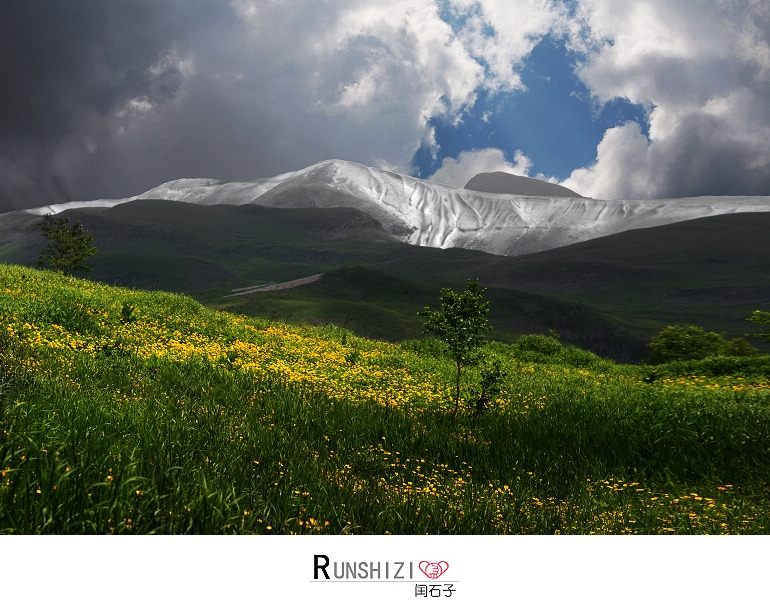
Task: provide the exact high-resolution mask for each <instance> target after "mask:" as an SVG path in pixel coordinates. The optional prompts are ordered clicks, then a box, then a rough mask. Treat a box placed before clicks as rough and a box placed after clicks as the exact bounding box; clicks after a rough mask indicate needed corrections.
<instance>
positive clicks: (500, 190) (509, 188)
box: [465, 171, 582, 198]
mask: <svg viewBox="0 0 770 615" xmlns="http://www.w3.org/2000/svg"><path fill="white" fill-rule="evenodd" d="M465 189H466V190H475V191H477V192H490V193H493V194H518V195H522V196H547V197H554V196H557V197H558V196H566V197H572V198H582V197H581V196H580V195H579V194H578V193H577V192H573V191H572V190H570V189H569V188H565V187H564V186H560V185H559V184H552V183H551V182H546V181H543V180H541V179H533V178H531V177H524V176H522V175H514V174H513V173H504V172H503V171H495V172H493V173H479V174H478V175H476V176H474V177H472V178H471V179H469V180H468V183H467V184H465Z"/></svg>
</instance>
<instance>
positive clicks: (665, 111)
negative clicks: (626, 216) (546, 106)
mask: <svg viewBox="0 0 770 615" xmlns="http://www.w3.org/2000/svg"><path fill="white" fill-rule="evenodd" d="M577 16H578V17H577V21H576V22H574V23H573V29H572V38H571V44H572V46H573V47H574V48H575V49H579V50H581V51H583V52H584V53H585V54H586V60H585V62H584V63H583V64H582V66H581V67H579V69H578V75H579V76H580V78H581V79H582V80H583V81H584V83H585V84H586V85H587V86H588V88H589V89H590V91H591V93H592V94H593V96H595V97H596V99H597V101H598V102H599V103H604V102H607V101H609V100H612V99H614V98H625V99H628V100H629V101H631V102H633V103H637V104H641V105H644V106H645V107H646V108H647V109H648V110H649V141H648V140H647V139H646V138H645V137H644V136H643V135H642V134H641V132H640V130H639V126H638V125H635V124H627V125H625V126H618V127H616V128H612V129H610V130H608V131H607V132H606V133H605V135H604V138H603V139H602V141H601V143H600V144H599V146H598V148H597V159H596V162H595V163H594V164H593V165H590V166H589V167H586V168H583V169H577V170H575V171H574V172H573V173H572V174H571V176H570V177H569V178H568V180H566V181H565V182H564V185H566V186H568V187H570V188H571V189H573V190H575V191H577V192H579V193H581V194H586V195H590V196H593V197H595V198H649V197H657V196H689V195H698V194H741V193H743V194H757V193H760V194H770V173H768V165H770V81H769V80H768V77H770V48H769V47H768V39H770V4H768V3H766V2H761V1H758V0H731V1H730V2H711V1H706V0H698V1H691V0H687V1H684V0H677V1H671V0H648V1H647V2H622V3H621V2H615V1H613V0H581V2H580V3H579V10H578V12H577Z"/></svg>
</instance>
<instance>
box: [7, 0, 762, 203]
mask: <svg viewBox="0 0 770 615" xmlns="http://www.w3.org/2000/svg"><path fill="white" fill-rule="evenodd" d="M331 158H339V159H343V160H349V161H353V162H359V163H362V164H366V165H369V166H374V167H379V168H384V169H388V170H393V171H397V172H400V173H406V174H409V175H413V176H416V177H420V178H423V179H430V180H433V181H438V182H441V183H445V184H449V185H453V186H458V187H462V186H463V185H464V184H465V182H467V181H468V179H470V178H471V177H472V176H473V175H475V174H476V173H479V172H483V171H507V172H510V173H516V174H519V175H527V176H530V177H539V178H541V179H547V180H549V181H555V182H558V183H561V184H563V185H564V186H567V187H568V188H570V189H572V190H575V191H576V192H578V193H580V194H583V195H585V196H589V197H593V198H602V199H621V198H626V199H645V198H664V197H666V198H670V197H687V196H700V195H709V194H714V195H736V194H746V195H753V194H764V195H767V194H770V3H769V2H767V1H766V0H645V1H632V0H232V1H227V0H131V1H130V2H108V1H103V0H24V1H23V2H21V1H18V2H3V3H2V6H1V7H0V211H6V210H9V209H18V208H25V207H34V206H39V205H44V204H50V203H58V202H64V201H70V200H85V199H96V198H119V197H124V196H132V195H135V194H139V193H141V192H144V191H145V190H148V189H150V188H153V187H155V186H157V185H159V184H161V183H163V182H165V181H169V180H173V179H178V178H182V177H210V178H216V179H223V180H249V179H257V178H264V177H271V176H274V175H277V174H279V173H285V172H289V171H295V170H299V169H301V168H303V167H306V166H308V165H311V164H314V163H316V162H319V161H321V160H326V159H331Z"/></svg>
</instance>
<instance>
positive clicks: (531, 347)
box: [513, 335, 563, 357]
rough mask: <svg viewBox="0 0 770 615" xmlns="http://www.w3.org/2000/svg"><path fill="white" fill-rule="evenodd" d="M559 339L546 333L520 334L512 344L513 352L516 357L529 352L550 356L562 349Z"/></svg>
mask: <svg viewBox="0 0 770 615" xmlns="http://www.w3.org/2000/svg"><path fill="white" fill-rule="evenodd" d="M562 349H563V347H562V345H561V343H560V342H559V340H557V339H556V338H554V337H548V336H546V335H522V336H521V337H520V338H519V339H518V340H517V341H516V343H515V344H514V345H513V352H514V354H515V355H516V356H517V357H518V356H520V355H525V354H529V353H533V354H537V355H545V356H552V355H555V354H558V353H560V352H561V351H562Z"/></svg>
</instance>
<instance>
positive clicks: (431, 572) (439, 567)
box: [419, 561, 449, 579]
mask: <svg viewBox="0 0 770 615" xmlns="http://www.w3.org/2000/svg"><path fill="white" fill-rule="evenodd" d="M419 568H420V570H421V571H422V573H423V574H424V575H425V576H426V577H428V578H429V579H438V578H439V577H440V576H441V575H442V574H444V573H445V572H446V571H447V570H449V564H447V563H446V562H444V561H441V562H438V563H434V562H426V561H422V562H420V566H419Z"/></svg>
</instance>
